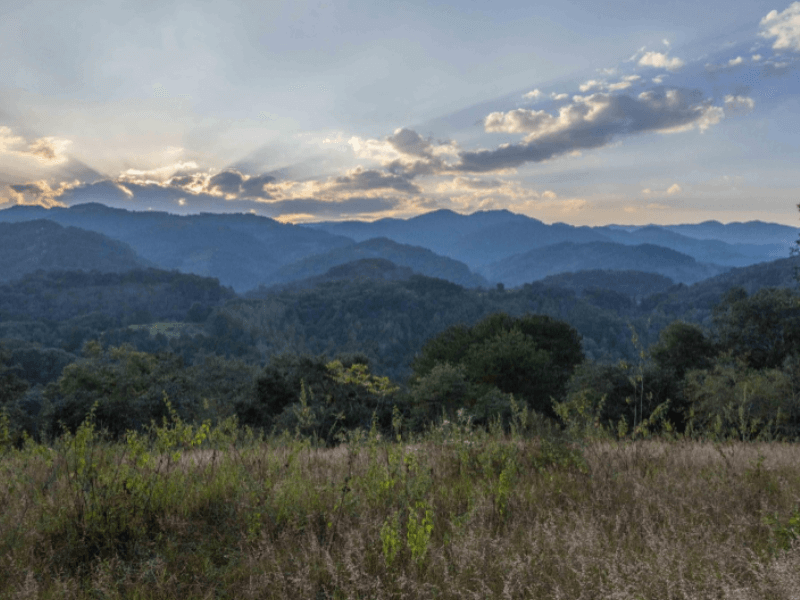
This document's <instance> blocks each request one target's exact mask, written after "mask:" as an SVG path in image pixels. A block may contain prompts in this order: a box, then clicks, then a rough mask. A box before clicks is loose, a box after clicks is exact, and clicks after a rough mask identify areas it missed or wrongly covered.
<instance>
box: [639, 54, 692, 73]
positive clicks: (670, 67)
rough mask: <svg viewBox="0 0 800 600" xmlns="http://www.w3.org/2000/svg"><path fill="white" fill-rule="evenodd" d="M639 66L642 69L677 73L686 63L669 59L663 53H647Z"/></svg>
mask: <svg viewBox="0 0 800 600" xmlns="http://www.w3.org/2000/svg"><path fill="white" fill-rule="evenodd" d="M638 64H639V66H642V67H657V68H659V69H666V70H667V71H677V70H678V69H680V68H681V67H682V66H683V65H684V62H683V61H682V60H681V59H680V58H669V57H668V56H667V55H666V54H664V53H661V52H645V54H644V56H642V57H641V58H640V59H639V63H638Z"/></svg>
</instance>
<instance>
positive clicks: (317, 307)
mask: <svg viewBox="0 0 800 600" xmlns="http://www.w3.org/2000/svg"><path fill="white" fill-rule="evenodd" d="M794 275H795V274H794V259H792V258H787V259H782V260H778V261H773V262H772V263H762V264H760V265H754V266H751V267H742V268H738V269H733V270H731V271H729V272H728V273H724V274H721V275H719V276H717V277H715V278H710V279H707V280H704V281H702V282H699V283H697V284H694V285H692V286H686V285H685V284H677V285H674V284H671V281H670V280H669V279H666V278H664V277H662V276H659V275H656V274H644V273H639V272H636V271H628V272H603V271H586V272H579V273H574V274H570V275H560V276H556V277H553V278H550V279H549V280H547V281H540V282H534V283H529V284H525V285H523V286H521V287H520V288H517V289H505V288H504V287H503V286H501V285H498V286H496V287H495V288H491V289H486V288H477V289H468V288H464V287H461V286H459V285H457V284H454V283H451V282H448V281H444V280H441V279H435V278H430V277H426V276H423V275H418V274H414V273H412V272H410V271H409V270H408V269H406V270H403V269H402V268H399V267H397V266H396V265H394V264H393V263H391V262H390V261H387V260H385V259H362V260H359V261H354V262H351V263H347V264H345V265H340V266H336V267H334V268H332V269H330V270H329V271H328V273H326V274H325V275H324V276H316V277H314V278H312V279H309V280H307V281H308V283H307V284H303V283H302V282H298V283H296V284H292V285H288V286H284V287H276V288H265V287H261V288H259V289H256V290H253V291H252V292H250V293H248V294H247V295H245V296H239V295H237V294H235V292H234V291H233V290H231V289H230V288H226V287H223V286H221V285H220V284H219V282H218V281H217V280H215V279H211V278H206V277H201V276H197V275H186V274H182V273H178V272H175V271H173V272H169V271H163V270H156V269H145V270H141V269H139V270H133V271H127V272H124V273H100V272H96V271H95V272H88V273H87V272H81V271H49V272H45V271H37V272H35V273H31V274H28V275H26V276H24V277H22V278H21V279H18V280H16V281H13V282H8V283H3V284H0V319H1V320H0V381H2V384H1V385H0V390H2V391H1V392H0V402H2V405H3V410H4V412H5V413H6V414H7V416H8V417H9V419H10V423H11V425H12V426H13V429H14V431H16V434H15V435H17V438H18V439H20V440H21V439H23V438H24V437H25V436H32V437H34V438H36V439H46V438H48V437H52V436H55V435H57V434H58V432H59V431H60V428H62V427H64V426H66V427H67V428H73V429H74V428H75V427H76V426H77V425H78V424H79V423H81V422H82V420H83V419H84V418H85V417H86V415H87V414H88V412H89V410H90V409H91V407H92V406H93V405H94V404H95V403H97V407H96V411H97V416H98V419H99V420H100V422H101V423H102V424H103V426H104V427H107V428H108V429H109V430H110V431H112V432H114V434H115V435H122V434H123V433H124V432H125V431H126V430H127V429H131V428H132V429H140V428H142V427H145V426H146V425H147V424H148V423H149V422H150V421H151V419H159V418H161V417H163V416H164V415H165V414H166V413H165V412H164V411H165V410H166V408H165V404H164V401H163V400H164V397H165V395H166V396H167V397H169V398H170V399H171V400H172V404H173V406H174V407H175V409H176V410H177V411H178V413H179V414H180V415H181V417H182V418H184V419H187V420H190V421H195V420H203V419H212V420H213V421H215V422H216V421H219V420H222V419H225V418H228V417H230V416H233V415H235V416H236V417H237V418H238V419H239V420H240V422H241V423H243V424H247V425H251V426H253V427H257V428H261V429H264V430H266V431H271V430H293V429H294V428H296V427H297V426H298V421H297V414H298V410H299V408H298V407H299V406H300V402H301V400H300V398H301V395H302V394H303V393H306V394H307V396H305V397H304V398H305V399H304V400H303V402H306V404H307V407H309V406H310V407H311V408H310V409H309V410H312V412H314V414H315V415H316V416H315V417H314V419H312V421H314V422H315V423H316V425H315V426H314V427H313V428H312V429H313V431H314V434H315V435H318V436H320V437H322V438H325V439H327V440H328V441H329V442H330V441H332V440H333V439H334V436H335V435H336V432H337V431H339V430H341V429H347V428H352V427H363V426H367V425H368V424H369V423H370V420H371V419H372V418H373V416H374V417H375V418H377V419H378V421H379V423H380V424H381V426H383V427H388V424H389V423H390V421H391V415H392V409H393V408H394V407H397V408H398V409H399V410H401V411H402V412H403V414H404V415H405V416H406V417H407V419H408V422H409V423H413V424H414V427H417V428H419V429H424V427H426V424H427V423H429V422H434V421H435V420H436V419H440V418H442V414H449V413H453V412H454V411H457V410H458V409H459V408H464V409H467V410H469V411H470V414H472V415H473V417H474V419H475V422H476V423H484V424H488V423H489V421H490V420H491V419H492V418H501V419H506V418H508V416H509V415H510V411H511V406H512V404H513V402H523V403H524V404H525V405H526V406H528V407H529V408H530V409H531V410H532V411H535V412H536V413H537V414H541V415H543V416H544V417H546V418H548V419H551V420H553V421H554V422H560V421H563V416H561V415H562V413H563V414H569V411H577V410H580V411H584V412H585V411H586V410H590V412H592V414H594V415H595V417H596V418H597V419H598V420H599V422H602V423H604V424H605V426H607V427H610V428H611V427H613V428H615V429H617V430H619V431H627V430H629V429H631V428H634V427H636V426H637V424H638V425H641V423H643V422H645V421H646V419H647V418H648V417H649V416H651V415H654V414H655V415H662V416H661V418H662V419H663V422H664V423H668V424H669V425H668V426H669V427H673V428H677V429H679V430H683V429H685V428H687V427H690V426H691V427H712V426H719V423H720V422H721V423H722V424H723V425H725V424H732V423H734V422H736V420H737V419H739V420H740V421H741V419H742V418H743V417H742V414H741V411H742V410H744V411H745V413H746V416H747V419H745V420H747V422H748V423H751V424H752V427H753V431H752V432H751V434H752V435H758V432H759V431H761V430H762V429H764V428H765V427H771V428H772V431H779V432H781V434H782V435H795V434H796V433H798V432H800V429H798V427H800V397H798V394H799V393H800V365H799V364H798V355H800V307H799V306H798V295H797V293H796V281H795V279H794ZM603 281H605V282H607V283H606V285H607V287H600V286H601V285H602V282H603ZM332 361H339V364H340V365H341V368H342V369H350V370H352V369H356V371H357V370H358V369H366V373H367V375H365V376H368V377H369V378H373V379H374V380H375V381H383V382H384V383H385V384H386V386H387V387H386V389H392V390H394V391H393V392H392V393H391V394H388V392H384V393H368V392H366V391H365V388H363V387H354V386H353V385H344V384H341V383H336V382H334V380H333V379H332V377H331V374H330V372H329V368H328V365H330V364H331V362H332ZM359 365H363V367H361V366H359ZM362 375H363V373H362ZM634 400H636V402H634ZM581 403H583V404H581ZM559 407H560V408H559ZM559 411H560V412H559ZM564 411H567V412H564ZM737 411H738V412H737ZM748 435H750V434H748Z"/></svg>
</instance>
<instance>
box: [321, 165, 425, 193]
mask: <svg viewBox="0 0 800 600" xmlns="http://www.w3.org/2000/svg"><path fill="white" fill-rule="evenodd" d="M334 182H335V184H334V186H333V189H337V190H378V189H394V190H398V191H400V192H412V193H419V192H420V189H419V187H417V186H416V185H414V184H413V183H411V182H410V181H409V180H408V178H407V177H403V176H399V175H394V174H390V175H386V174H384V173H381V172H380V171H375V170H373V169H369V170H366V171H364V170H357V171H354V172H352V173H350V174H348V175H344V176H342V177H337V178H336V179H334Z"/></svg>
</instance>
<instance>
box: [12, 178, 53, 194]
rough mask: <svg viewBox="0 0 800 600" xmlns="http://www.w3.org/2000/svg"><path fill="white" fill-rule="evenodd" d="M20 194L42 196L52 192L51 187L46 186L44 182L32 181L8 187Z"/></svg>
mask: <svg viewBox="0 0 800 600" xmlns="http://www.w3.org/2000/svg"><path fill="white" fill-rule="evenodd" d="M8 187H10V188H11V189H12V190H14V191H15V192H17V193H18V194H31V195H33V196H41V195H42V194H45V193H47V192H49V191H50V187H49V186H47V185H45V183H44V182H43V181H32V182H31V183H18V184H14V185H10V186H8Z"/></svg>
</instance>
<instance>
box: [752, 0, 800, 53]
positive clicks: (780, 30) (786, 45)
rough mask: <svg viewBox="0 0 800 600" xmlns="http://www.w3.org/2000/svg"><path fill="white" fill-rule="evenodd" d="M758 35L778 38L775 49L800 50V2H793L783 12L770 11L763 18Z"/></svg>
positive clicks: (774, 45) (774, 44) (773, 45)
mask: <svg viewBox="0 0 800 600" xmlns="http://www.w3.org/2000/svg"><path fill="white" fill-rule="evenodd" d="M760 24H761V28H762V30H761V31H759V33H758V35H760V36H761V37H764V38H773V37H774V38H776V39H775V42H774V43H773V44H772V49H773V50H787V49H789V50H796V51H798V52H800V2H793V3H792V4H791V5H789V7H788V8H787V9H786V10H784V11H783V12H780V13H779V12H778V11H777V10H772V11H770V12H769V13H768V14H767V16H765V17H764V18H763V19H761V23H760Z"/></svg>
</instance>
